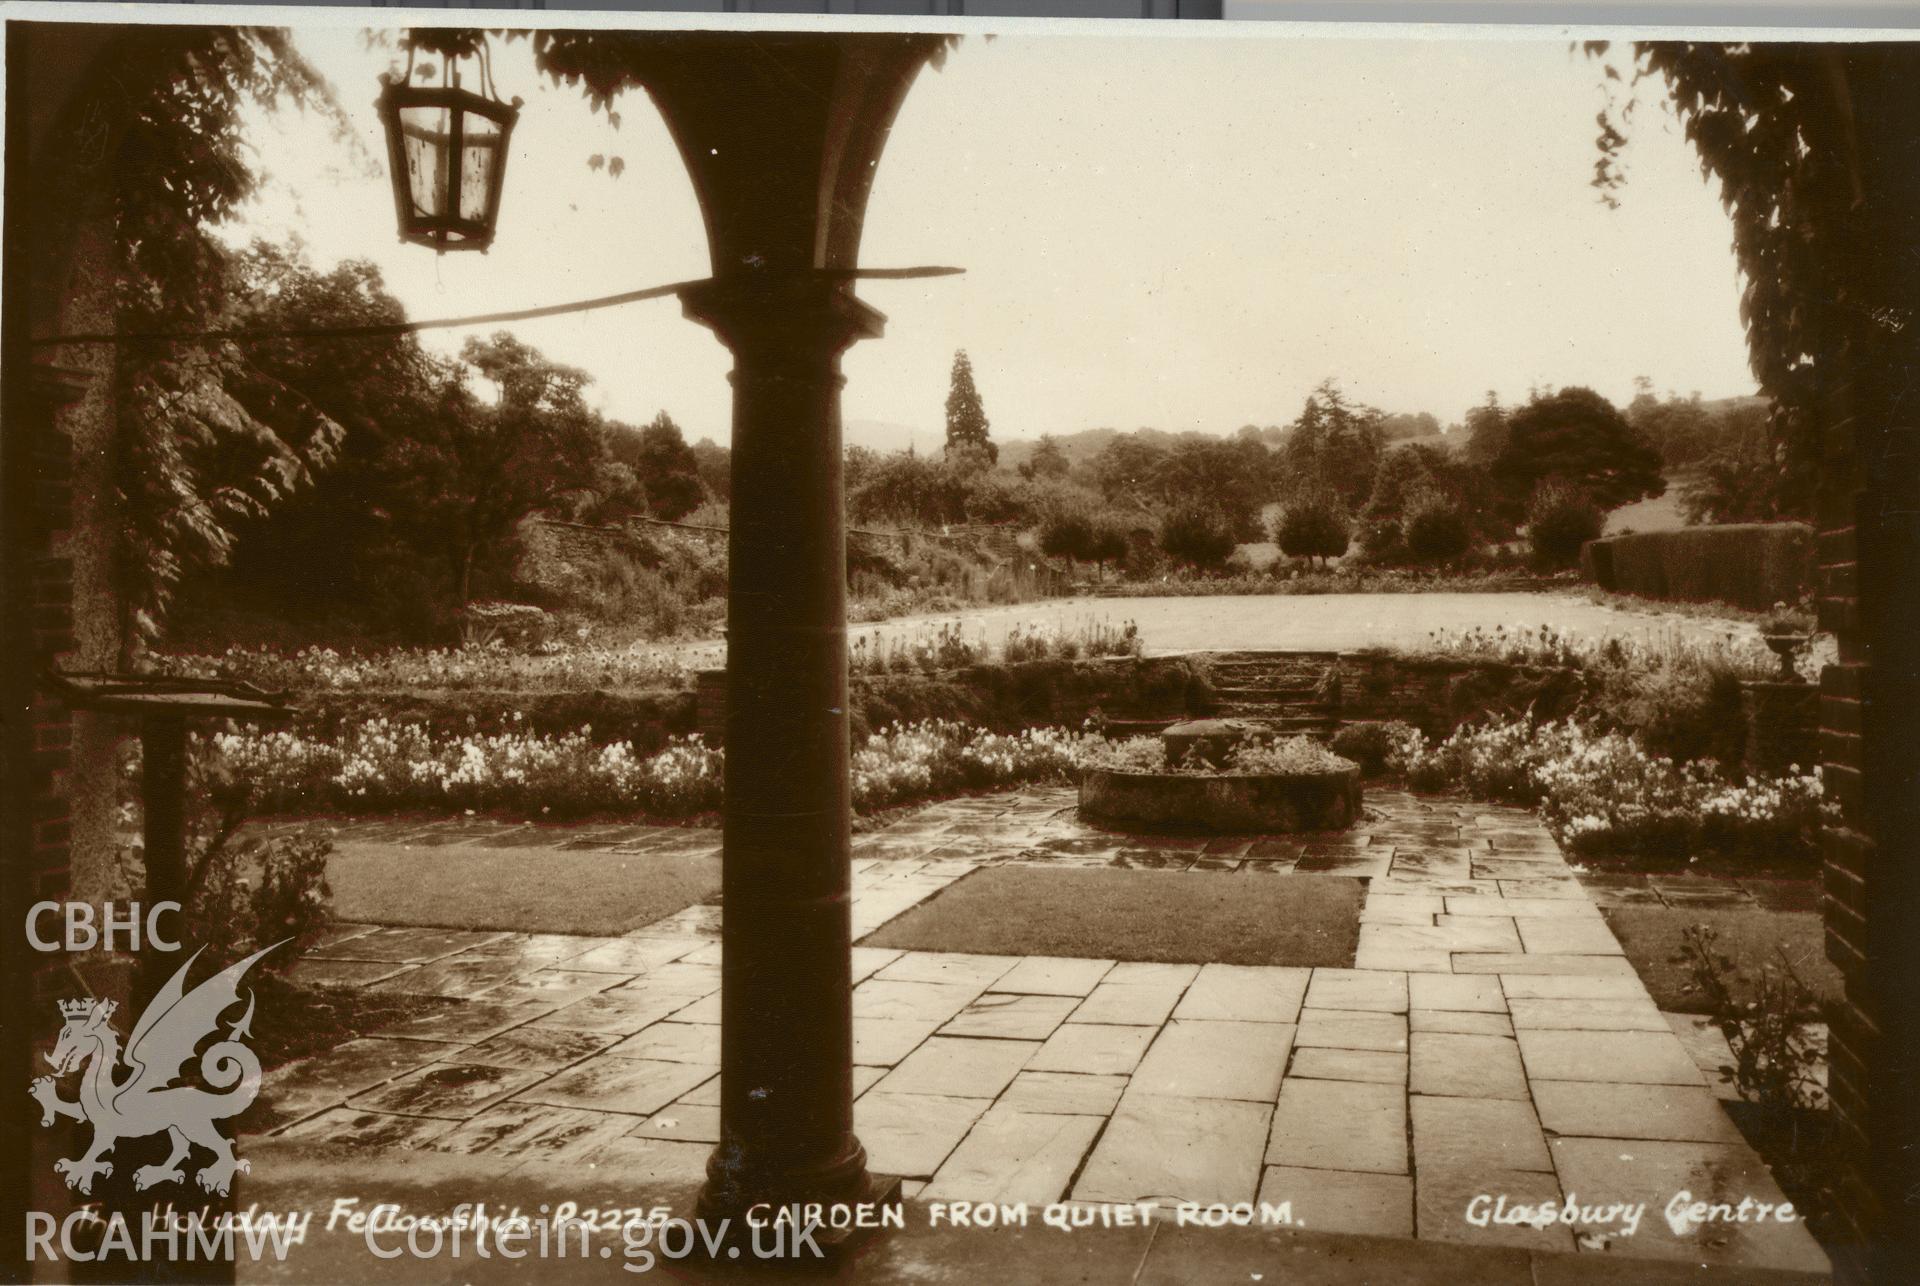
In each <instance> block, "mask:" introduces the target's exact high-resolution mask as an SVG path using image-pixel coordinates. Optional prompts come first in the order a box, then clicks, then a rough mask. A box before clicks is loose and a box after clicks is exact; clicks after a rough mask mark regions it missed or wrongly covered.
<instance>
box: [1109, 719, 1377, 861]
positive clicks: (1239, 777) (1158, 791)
mask: <svg viewBox="0 0 1920 1286" xmlns="http://www.w3.org/2000/svg"><path fill="white" fill-rule="evenodd" d="M1277 739H1278V734H1276V733H1275V732H1274V730H1273V729H1272V728H1269V727H1268V726H1267V725H1265V724H1262V723H1257V722H1253V721H1251V720H1245V719H1199V720H1194V721H1192V722H1188V723H1177V724H1174V725H1173V726H1172V727H1170V728H1168V729H1167V730H1166V731H1165V732H1163V733H1161V734H1160V742H1161V745H1162V747H1163V748H1164V750H1163V755H1162V763H1161V765H1160V766H1159V767H1157V768H1136V767H1132V766H1130V765H1127V766H1121V765H1120V764H1117V763H1116V764H1113V765H1103V764H1099V763H1095V764H1094V765H1092V766H1089V767H1088V768H1087V769H1086V770H1085V771H1084V772H1083V773H1082V775H1081V779H1080V812H1081V814H1082V815H1083V816H1086V817H1088V818H1090V819H1092V820H1096V821H1101V822H1106V823H1110V824H1113V825H1116V826H1119V827H1121V828H1123V829H1139V830H1202V831H1214V832H1221V833H1226V834H1276V833H1285V832H1289V831H1325V830H1345V829H1346V828H1347V827H1349V826H1352V825H1353V823H1354V821H1355V820H1356V819H1357V818H1358V817H1359V816H1360V769H1359V767H1358V766H1357V765H1355V764H1353V763H1350V762H1348V761H1347V760H1345V759H1342V758H1340V757H1339V756H1338V755H1335V754H1334V753H1333V752H1332V751H1329V750H1326V749H1325V748H1324V747H1319V746H1317V745H1315V744H1314V743H1305V744H1304V745H1303V746H1302V747H1300V749H1299V753H1298V755H1297V756H1291V757H1290V756H1285V755H1282V756H1280V757H1279V759H1280V763H1279V765H1278V766H1276V767H1272V768H1269V767H1268V766H1267V765H1265V764H1262V763H1261V762H1260V761H1259V759H1258V757H1255V758H1254V759H1253V760H1252V761H1251V763H1250V764H1249V763H1243V762H1241V759H1240V752H1241V751H1242V748H1243V747H1247V746H1250V745H1251V746H1261V745H1268V744H1271V743H1272V742H1274V741H1276V740H1277ZM1302 741H1303V742H1304V739H1302ZM1289 758H1297V759H1298V760H1299V761H1300V767H1298V768H1297V769H1295V768H1293V767H1290V766H1288V765H1287V760H1288V759H1289Z"/></svg>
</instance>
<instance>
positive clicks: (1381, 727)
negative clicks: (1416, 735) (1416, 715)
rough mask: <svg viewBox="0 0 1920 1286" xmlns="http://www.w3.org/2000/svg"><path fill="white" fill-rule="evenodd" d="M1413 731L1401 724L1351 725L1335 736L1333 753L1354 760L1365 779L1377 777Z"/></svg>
mask: <svg viewBox="0 0 1920 1286" xmlns="http://www.w3.org/2000/svg"><path fill="white" fill-rule="evenodd" d="M1411 732H1413V728H1412V727H1411V726H1410V725H1408V724H1405V723H1401V722H1400V721H1398V720H1393V721H1391V722H1387V723H1374V722H1365V723H1350V724H1347V725H1346V726H1345V727H1343V728H1341V729H1340V730H1339V731H1338V732H1336V733H1334V734H1333V740H1332V742H1331V745H1332V748H1333V753H1334V754H1336V755H1339V756H1340V757H1341V758H1343V759H1351V760H1352V761H1353V762H1354V763H1356V764H1358V765H1359V766H1360V773H1361V775H1362V776H1365V777H1378V776H1380V775H1381V774H1382V773H1384V772H1386V771H1387V765H1388V762H1389V760H1390V758H1391V757H1392V755H1393V753H1394V749H1395V747H1397V746H1399V745H1400V744H1402V743H1403V742H1404V741H1405V740H1406V737H1407V734H1408V733H1411Z"/></svg>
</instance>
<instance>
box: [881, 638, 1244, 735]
mask: <svg viewBox="0 0 1920 1286" xmlns="http://www.w3.org/2000/svg"><path fill="white" fill-rule="evenodd" d="M1212 707H1213V688H1212V686H1211V685H1210V684H1209V683H1208V682H1207V680H1206V677H1205V670H1204V666H1202V665H1200V664H1197V663H1196V662H1195V661H1194V660H1192V659H1189V658H1187V657H1182V656H1165V657H1108V658H1100V659H1095V660H1084V661H1058V660H1050V661H1021V662H1017V663H1015V664H1013V665H1006V664H988V665H970V666H966V667H964V668H962V669H959V670H955V671H953V672H952V673H950V674H945V675H939V676H928V675H918V674H914V675H904V674H883V675H863V676H860V677H857V678H855V679H854V681H853V724H854V727H853V733H854V737H855V739H856V740H857V739H858V738H859V737H861V736H862V735H864V734H865V733H866V731H867V730H868V729H871V728H878V727H881V726H882V725H884V724H889V723H910V722H913V721H915V720H918V719H963V720H965V721H966V722H968V723H972V724H976V725H978V726H980V727H983V728H989V729H991V730H993V731H995V732H1017V731H1019V730H1020V729H1022V728H1032V727H1040V726H1046V725H1052V726H1057V727H1067V728H1077V727H1079V726H1080V725H1081V724H1083V723H1085V722H1086V721H1087V719H1088V718H1090V717H1091V716H1093V715H1095V714H1099V715H1101V716H1103V717H1105V718H1109V719H1120V720H1130V719H1140V720H1161V719H1178V718H1184V717H1186V716H1187V715H1193V714H1207V713H1210V712H1211V710H1212Z"/></svg>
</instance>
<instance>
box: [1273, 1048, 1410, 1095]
mask: <svg viewBox="0 0 1920 1286" xmlns="http://www.w3.org/2000/svg"><path fill="white" fill-rule="evenodd" d="M1287 1075H1289V1076H1303V1077H1306V1078H1308V1079H1310V1080H1316V1081H1372V1082H1374V1083H1375V1084H1379V1085H1398V1086H1401V1087H1402V1088H1404V1087H1405V1086H1406V1084H1407V1056H1406V1055H1405V1054H1395V1053H1389V1052H1387V1051H1385V1050H1376V1049H1322V1048H1309V1049H1301V1050H1297V1051H1295V1053H1294V1055H1293V1062H1292V1064H1291V1065H1290V1066H1289V1067H1288V1068H1287Z"/></svg>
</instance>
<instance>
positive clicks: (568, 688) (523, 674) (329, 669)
mask: <svg viewBox="0 0 1920 1286" xmlns="http://www.w3.org/2000/svg"><path fill="white" fill-rule="evenodd" d="M720 654H721V648H720V645H718V644H714V645H712V646H710V647H707V648H705V649H696V648H640V647H599V646H595V645H592V644H588V643H585V642H571V643H567V642H553V643H547V644H542V645H541V646H540V647H538V648H535V649H533V650H531V651H515V650H513V649H511V648H508V647H506V646H504V645H503V644H500V643H497V642H495V643H489V644H472V645H469V646H466V647H457V648H383V649H380V650H378V651H369V652H340V651H336V650H335V649H333V648H329V647H305V648H300V649H299V650H297V651H291V652H289V651H282V650H279V649H275V648H267V647H231V648H228V649H227V650H226V651H225V652H221V653H156V654H154V655H153V657H152V661H153V665H154V667H155V668H156V669H158V670H159V671H160V672H161V673H163V674H172V675H179V676H183V677H198V678H223V679H239V680H242V681H244V682H247V683H252V684H255V685H257V686H259V687H262V688H267V689H269V690H273V691H280V690H289V689H290V690H293V691H295V692H363V691H364V692H420V691H460V690H466V689H483V690H486V691H490V692H511V691H542V692H545V691H561V692H588V691H592V690H593V689H595V688H690V687H691V686H692V685H693V672H694V671H695V670H696V669H699V668H701V667H702V666H705V665H711V664H713V663H714V657H716V656H718V655H720Z"/></svg>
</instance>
